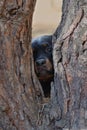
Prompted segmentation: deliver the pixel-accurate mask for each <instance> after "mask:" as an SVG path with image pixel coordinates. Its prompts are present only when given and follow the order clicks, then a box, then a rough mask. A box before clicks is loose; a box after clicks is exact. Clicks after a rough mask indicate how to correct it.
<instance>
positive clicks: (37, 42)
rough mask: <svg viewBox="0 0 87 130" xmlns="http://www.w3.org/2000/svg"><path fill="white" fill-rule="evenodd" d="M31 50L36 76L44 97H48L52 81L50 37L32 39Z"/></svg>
mask: <svg viewBox="0 0 87 130" xmlns="http://www.w3.org/2000/svg"><path fill="white" fill-rule="evenodd" d="M32 49H33V57H34V66H35V72H36V75H37V76H38V78H39V81H40V83H41V85H42V88H43V91H44V95H45V97H49V96H50V83H51V81H53V59H52V36H51V35H46V36H41V37H37V38H35V39H33V40H32Z"/></svg>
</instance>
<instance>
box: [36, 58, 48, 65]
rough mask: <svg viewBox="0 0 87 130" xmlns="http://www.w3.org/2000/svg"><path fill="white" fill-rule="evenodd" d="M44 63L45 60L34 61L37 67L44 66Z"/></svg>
mask: <svg viewBox="0 0 87 130" xmlns="http://www.w3.org/2000/svg"><path fill="white" fill-rule="evenodd" d="M45 63H46V60H45V59H38V60H36V64H37V65H39V66H40V65H43V64H45Z"/></svg>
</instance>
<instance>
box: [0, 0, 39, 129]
mask: <svg viewBox="0 0 87 130" xmlns="http://www.w3.org/2000/svg"><path fill="white" fill-rule="evenodd" d="M35 2H36V0H26V1H22V0H2V1H0V130H29V129H30V130H31V129H32V128H34V127H35V124H36V122H37V118H38V115H37V113H38V106H39V105H38V99H39V98H38V95H39V96H40V93H39V91H38V90H39V89H37V88H36V87H34V85H33V84H34V83H33V82H35V76H34V80H33V79H32V75H33V73H34V72H33V64H32V63H33V61H32V51H31V46H30V41H31V30H32V16H33V12H34V6H35ZM36 86H38V88H39V85H38V82H37V85H36ZM37 91H38V92H37ZM36 92H37V93H36ZM36 101H37V102H36Z"/></svg>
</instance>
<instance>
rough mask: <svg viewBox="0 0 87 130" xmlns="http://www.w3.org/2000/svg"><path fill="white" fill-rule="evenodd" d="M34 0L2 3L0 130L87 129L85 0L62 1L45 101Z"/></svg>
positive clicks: (0, 20)
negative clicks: (35, 44)
mask: <svg viewBox="0 0 87 130" xmlns="http://www.w3.org/2000/svg"><path fill="white" fill-rule="evenodd" d="M34 6H35V0H2V1H0V130H66V129H67V130H80V129H83V128H84V129H85V130H86V129H87V1H86V0H63V8H62V11H63V12H62V13H63V14H62V20H61V23H60V26H59V27H58V29H57V30H56V32H55V34H54V36H53V42H55V43H54V51H53V60H54V69H55V72H54V83H52V84H51V97H50V99H49V101H48V102H47V99H46V100H44V98H43V92H42V89H41V87H40V85H39V82H38V80H37V77H36V76H35V74H34V67H33V60H32V51H31V46H30V44H29V43H30V40H31V25H32V24H31V23H32V15H33V11H34Z"/></svg>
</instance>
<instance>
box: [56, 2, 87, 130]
mask: <svg viewBox="0 0 87 130" xmlns="http://www.w3.org/2000/svg"><path fill="white" fill-rule="evenodd" d="M62 9H63V15H62V21H61V23H60V26H59V28H58V29H57V31H56V32H55V37H54V40H55V38H57V42H56V43H55V45H54V68H55V78H54V79H55V81H54V86H55V90H56V91H55V92H56V99H57V103H58V104H57V105H58V106H59V108H60V110H61V116H60V120H57V118H55V127H60V128H61V129H63V127H64V128H68V129H70V130H80V129H85V130H86V129H87V1H86V0H64V1H63V8H62Z"/></svg>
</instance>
